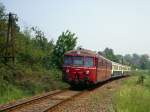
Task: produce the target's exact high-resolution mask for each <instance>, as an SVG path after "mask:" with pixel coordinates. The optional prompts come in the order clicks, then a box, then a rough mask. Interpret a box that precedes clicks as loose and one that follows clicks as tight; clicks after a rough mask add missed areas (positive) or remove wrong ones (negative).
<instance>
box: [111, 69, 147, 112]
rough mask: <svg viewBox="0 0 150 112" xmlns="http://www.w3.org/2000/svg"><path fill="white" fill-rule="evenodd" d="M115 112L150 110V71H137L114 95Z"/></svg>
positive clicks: (145, 111) (142, 111)
mask: <svg viewBox="0 0 150 112" xmlns="http://www.w3.org/2000/svg"><path fill="white" fill-rule="evenodd" d="M113 108H114V110H115V112H149V111H150V71H136V72H133V73H132V76H131V77H130V78H129V79H127V80H124V81H123V82H122V86H121V88H120V89H119V90H118V91H117V92H116V93H115V94H114V96H113Z"/></svg>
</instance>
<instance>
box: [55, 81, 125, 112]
mask: <svg viewBox="0 0 150 112" xmlns="http://www.w3.org/2000/svg"><path fill="white" fill-rule="evenodd" d="M125 79H126V78H123V79H119V80H114V81H112V82H110V83H107V84H104V85H103V86H101V87H99V88H97V89H96V90H94V91H90V92H89V93H88V94H86V93H85V94H82V95H81V96H80V97H77V98H75V99H74V100H71V101H69V102H67V103H64V104H63V105H61V106H59V107H58V108H57V109H55V110H54V111H53V112H112V111H113V108H112V96H113V93H114V92H115V91H116V90H117V89H119V87H120V83H121V81H122V80H125Z"/></svg>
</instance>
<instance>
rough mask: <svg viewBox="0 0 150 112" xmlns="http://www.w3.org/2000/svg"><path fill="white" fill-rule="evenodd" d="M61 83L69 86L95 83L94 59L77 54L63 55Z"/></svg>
mask: <svg viewBox="0 0 150 112" xmlns="http://www.w3.org/2000/svg"><path fill="white" fill-rule="evenodd" d="M63 81H65V82H67V83H69V84H70V85H72V86H74V85H90V84H94V83H95V81H96V66H95V57H94V56H91V55H85V54H84V55H83V54H80V53H77V52H74V53H66V54H65V55H64V65H63Z"/></svg>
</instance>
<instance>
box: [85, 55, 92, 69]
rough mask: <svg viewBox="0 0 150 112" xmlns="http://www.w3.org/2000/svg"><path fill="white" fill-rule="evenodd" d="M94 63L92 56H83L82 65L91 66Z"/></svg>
mask: <svg viewBox="0 0 150 112" xmlns="http://www.w3.org/2000/svg"><path fill="white" fill-rule="evenodd" d="M93 65H94V63H93V58H92V57H85V62H84V66H86V67H92V66H93Z"/></svg>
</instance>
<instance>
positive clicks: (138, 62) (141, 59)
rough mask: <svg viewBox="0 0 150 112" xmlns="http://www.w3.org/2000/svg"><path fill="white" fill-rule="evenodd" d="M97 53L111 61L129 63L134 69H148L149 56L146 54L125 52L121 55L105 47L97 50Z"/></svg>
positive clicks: (149, 65)
mask: <svg viewBox="0 0 150 112" xmlns="http://www.w3.org/2000/svg"><path fill="white" fill-rule="evenodd" d="M98 53H99V54H100V55H102V56H104V57H106V58H107V59H110V60H111V61H114V62H117V63H121V64H125V65H129V66H131V67H133V68H134V69H144V70H145V69H150V57H149V56H148V55H147V54H143V55H138V54H132V55H130V54H126V55H125V56H123V55H119V54H114V51H113V49H111V48H105V50H104V51H99V52H98Z"/></svg>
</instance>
